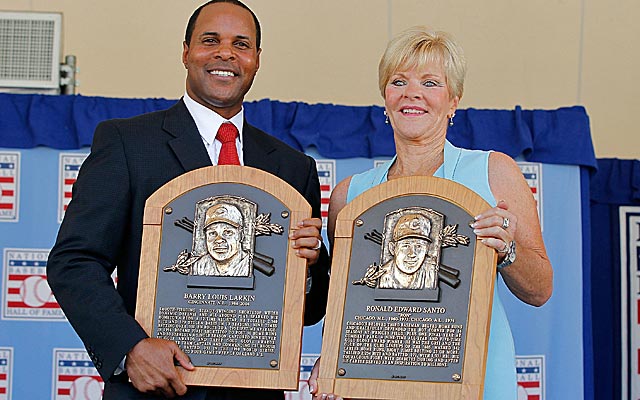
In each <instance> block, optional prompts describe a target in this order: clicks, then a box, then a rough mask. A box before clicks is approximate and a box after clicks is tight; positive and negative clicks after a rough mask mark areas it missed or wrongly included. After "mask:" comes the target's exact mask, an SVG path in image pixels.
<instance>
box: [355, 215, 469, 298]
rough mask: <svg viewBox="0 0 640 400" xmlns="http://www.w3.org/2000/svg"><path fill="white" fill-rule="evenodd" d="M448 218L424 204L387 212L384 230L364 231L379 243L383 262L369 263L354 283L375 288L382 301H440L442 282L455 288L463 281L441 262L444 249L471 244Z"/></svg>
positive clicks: (457, 272)
mask: <svg viewBox="0 0 640 400" xmlns="http://www.w3.org/2000/svg"><path fill="white" fill-rule="evenodd" d="M445 217H446V216H445V215H444V214H442V213H440V212H438V211H435V210H432V209H429V208H423V207H407V208H401V209H398V210H395V211H393V212H390V213H388V214H386V215H385V219H384V228H383V232H382V233H380V232H378V231H377V230H375V229H374V230H373V231H371V232H369V233H367V234H365V239H367V240H370V241H373V242H374V243H377V244H378V245H380V262H379V263H376V262H374V263H372V264H370V265H369V267H368V268H367V270H366V271H365V274H364V276H363V277H362V279H359V280H356V281H354V282H352V284H353V285H366V286H368V287H370V288H373V289H376V299H379V300H382V299H387V300H407V301H412V300H415V301H438V299H439V283H440V282H441V281H442V282H444V283H445V284H447V285H449V286H451V287H453V288H455V287H457V286H458V285H459V283H460V280H459V278H458V276H459V271H458V270H457V269H455V268H452V267H449V266H447V265H444V264H442V263H441V261H440V259H441V251H442V249H443V248H445V247H457V246H458V245H459V244H461V245H465V246H466V245H468V244H469V238H468V237H466V236H463V235H459V234H457V229H458V226H457V225H445ZM395 291H405V293H404V294H397V295H395V294H393V293H394V292H395ZM409 293H411V294H409Z"/></svg>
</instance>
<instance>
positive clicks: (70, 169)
mask: <svg viewBox="0 0 640 400" xmlns="http://www.w3.org/2000/svg"><path fill="white" fill-rule="evenodd" d="M88 155H89V154H87V153H62V154H60V166H59V169H58V176H59V179H58V222H62V219H63V218H64V213H65V212H66V211H67V206H68V205H69V202H70V201H71V190H72V189H73V184H74V183H76V179H78V172H79V171H80V167H81V166H82V163H83V162H84V160H85V159H86V158H87V156H88Z"/></svg>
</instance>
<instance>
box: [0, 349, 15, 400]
mask: <svg viewBox="0 0 640 400" xmlns="http://www.w3.org/2000/svg"><path fill="white" fill-rule="evenodd" d="M12 378H13V348H11V347H0V400H11V392H12V390H11V381H12Z"/></svg>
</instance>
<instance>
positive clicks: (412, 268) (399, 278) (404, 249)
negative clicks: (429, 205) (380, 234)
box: [378, 213, 438, 289]
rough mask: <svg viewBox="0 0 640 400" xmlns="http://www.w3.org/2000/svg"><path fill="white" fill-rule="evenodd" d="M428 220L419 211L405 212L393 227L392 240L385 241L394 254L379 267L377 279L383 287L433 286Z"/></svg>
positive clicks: (413, 287)
mask: <svg viewBox="0 0 640 400" xmlns="http://www.w3.org/2000/svg"><path fill="white" fill-rule="evenodd" d="M430 233H431V221H430V220H429V219H428V218H427V217H425V216H424V215H422V214H414V213H411V214H405V215H403V216H402V217H400V219H398V221H397V222H396V224H395V226H394V228H393V234H392V240H391V241H389V243H388V244H387V246H388V251H389V253H391V255H393V258H392V259H391V260H389V261H387V262H386V263H385V264H384V265H383V266H382V267H381V269H382V270H383V271H384V273H383V274H382V276H381V277H380V281H379V282H378V287H379V288H383V289H425V288H426V289H435V288H436V283H437V281H436V278H437V272H438V271H437V268H438V266H437V264H436V262H434V261H433V259H430V260H429V259H428V257H427V255H428V252H429V246H430V245H431V243H432V242H433V241H432V240H431V238H430V237H429V235H430Z"/></svg>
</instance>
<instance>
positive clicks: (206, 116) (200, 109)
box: [183, 92, 244, 145]
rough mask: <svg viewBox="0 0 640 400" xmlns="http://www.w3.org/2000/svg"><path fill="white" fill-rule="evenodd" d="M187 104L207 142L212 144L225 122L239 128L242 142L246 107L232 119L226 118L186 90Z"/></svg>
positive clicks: (185, 100) (185, 98)
mask: <svg viewBox="0 0 640 400" xmlns="http://www.w3.org/2000/svg"><path fill="white" fill-rule="evenodd" d="M183 101H184V104H185V106H187V110H189V113H190V114H191V116H192V117H193V120H194V121H195V123H196V126H197V127H198V132H200V136H202V140H204V142H205V143H207V144H208V145H210V144H211V143H213V141H214V140H215V138H216V133H217V132H218V128H220V125H222V124H223V123H225V122H231V123H232V124H234V125H235V126H236V128H238V132H239V134H238V139H239V140H240V142H241V143H242V128H243V126H244V107H242V108H240V111H239V112H238V113H237V114H236V115H234V116H233V117H231V119H226V118H223V117H221V116H220V115H219V114H218V113H216V112H215V111H213V110H210V109H208V108H207V107H205V106H203V105H202V104H200V103H198V102H197V101H195V100H193V99H192V98H191V97H189V95H188V94H187V93H186V92H185V94H184V98H183Z"/></svg>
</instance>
